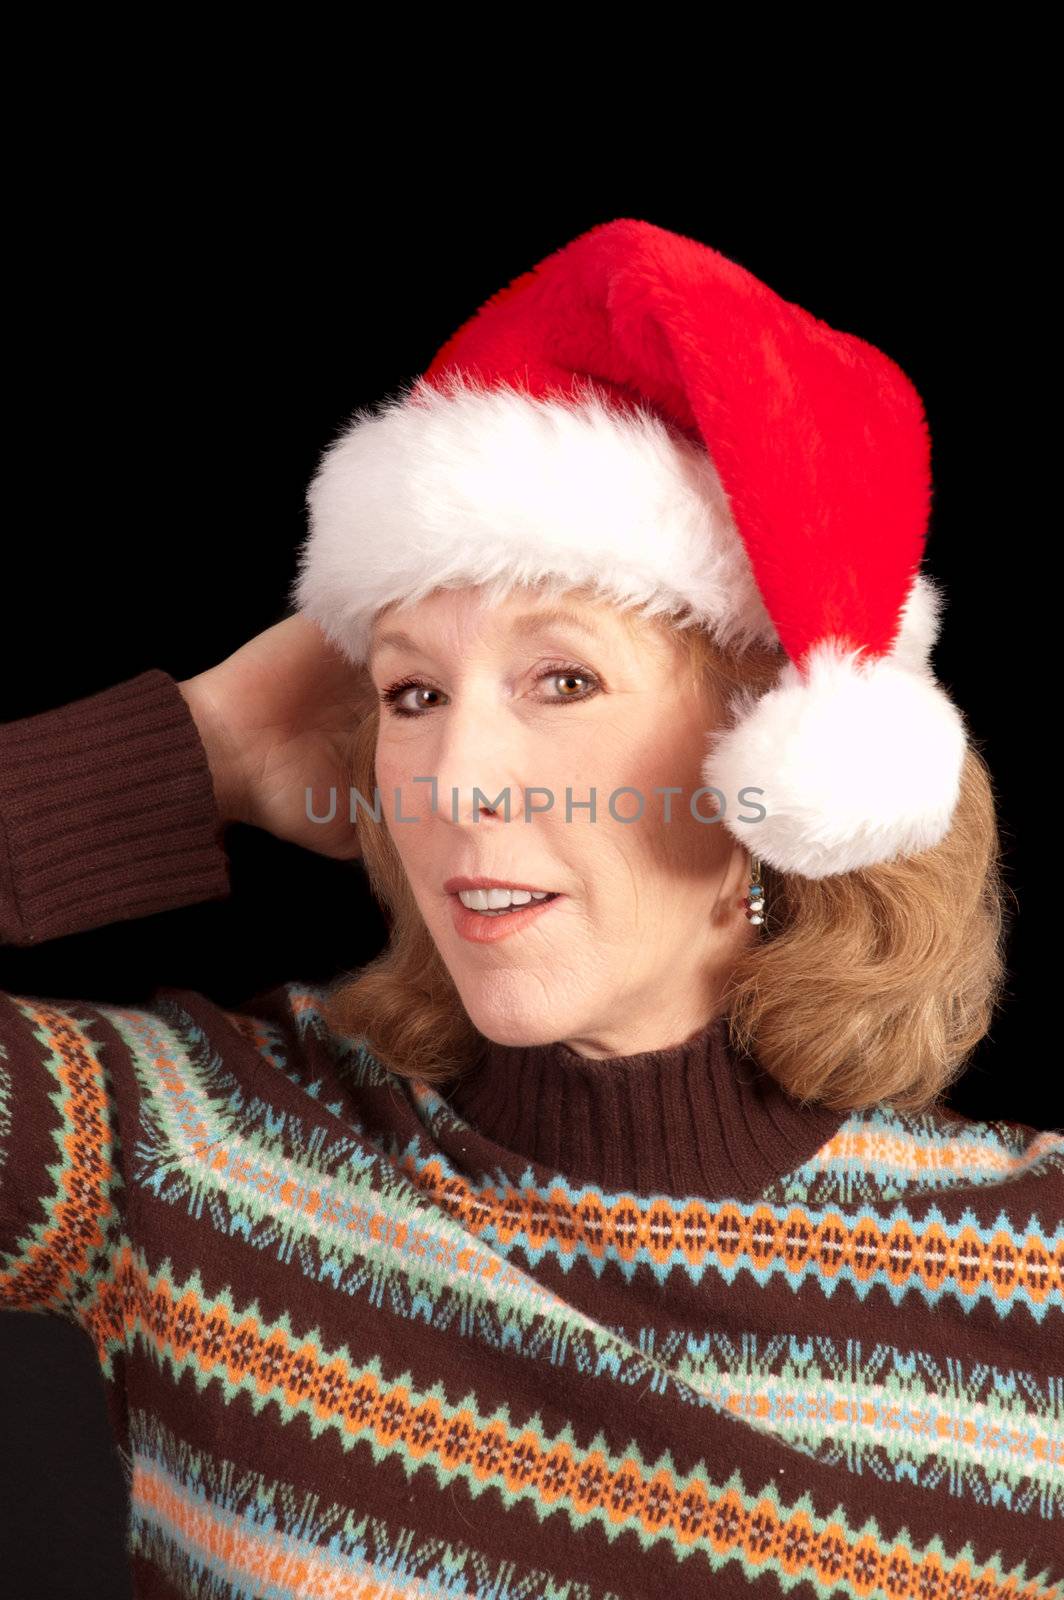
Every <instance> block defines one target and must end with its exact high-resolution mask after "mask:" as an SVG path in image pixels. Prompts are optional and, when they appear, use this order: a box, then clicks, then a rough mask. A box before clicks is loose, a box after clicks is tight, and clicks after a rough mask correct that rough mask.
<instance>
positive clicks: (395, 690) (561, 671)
mask: <svg viewBox="0 0 1064 1600" xmlns="http://www.w3.org/2000/svg"><path fill="white" fill-rule="evenodd" d="M554 678H557V679H559V680H561V681H563V682H567V683H571V682H572V681H573V680H574V679H575V680H576V682H577V683H578V684H583V685H585V687H584V688H583V689H582V690H580V691H579V692H576V693H568V692H567V693H560V694H548V695H546V697H545V699H544V701H543V703H544V704H553V705H567V704H569V703H570V702H572V701H583V700H590V699H591V697H592V695H594V694H596V693H597V692H598V689H599V687H600V686H599V681H598V679H597V678H596V677H595V675H594V674H593V673H591V672H585V671H584V669H583V667H571V666H566V665H562V666H554V667H547V668H546V669H545V670H544V671H543V672H541V673H540V675H539V677H538V678H537V680H536V682H537V683H545V682H548V681H549V680H551V679H554ZM415 691H417V692H419V693H421V694H430V695H433V694H439V693H440V690H439V689H434V688H433V687H432V685H431V684H428V683H424V682H423V681H422V680H421V679H420V678H404V679H403V680H402V682H401V683H393V684H392V686H391V688H390V689H382V690H381V693H380V700H381V704H382V705H385V706H387V708H388V710H389V711H390V712H391V714H392V715H393V716H396V717H423V716H425V715H426V714H427V712H429V711H433V710H434V709H435V707H434V706H432V705H429V706H424V705H423V706H421V707H420V708H419V709H415V707H414V706H412V705H404V704H403V701H404V700H406V698H407V696H408V695H413V694H414V693H415Z"/></svg>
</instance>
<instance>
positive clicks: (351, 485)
mask: <svg viewBox="0 0 1064 1600" xmlns="http://www.w3.org/2000/svg"><path fill="white" fill-rule="evenodd" d="M307 505H308V508H309V513H310V533H309V535H308V538H307V540H306V541H305V544H304V546H303V547H302V549H301V551H300V553H299V558H298V560H299V568H300V572H299V577H298V579H297V581H296V583H295V585H294V587H293V600H294V602H295V604H296V606H297V607H298V609H299V610H301V611H303V612H304V613H305V614H306V615H307V616H309V617H311V618H312V619H313V620H314V621H315V622H317V623H318V625H319V626H320V627H321V628H322V630H323V632H324V633H325V634H326V635H327V636H328V637H329V638H330V639H331V640H332V641H333V642H334V643H335V644H336V645H337V646H338V647H339V648H340V649H341V650H342V651H344V652H345V653H346V654H347V655H348V657H349V658H350V659H351V660H354V661H358V660H363V659H364V658H365V652H366V647H367V644H368V640H369V633H370V626H371V623H372V620H373V617H374V615H375V614H376V613H377V612H378V611H379V610H381V609H382V608H383V607H384V606H386V605H389V604H392V603H397V604H400V605H401V604H402V603H407V604H410V605H413V604H415V603H416V602H417V601H418V600H421V599H424V598H425V596H427V595H428V594H429V593H431V592H432V591H433V590H434V589H437V588H440V587H448V588H457V587H465V586H467V585H469V586H472V585H486V586H488V587H489V590H490V591H491V592H490V595H489V598H490V599H493V600H498V599H499V598H501V596H502V595H503V594H504V593H505V592H507V591H509V590H510V589H511V588H513V587H514V586H516V585H521V584H528V585H536V584H543V583H549V584H552V585H554V586H555V587H560V586H564V587H573V588H576V587H580V586H582V585H587V584H589V585H591V586H592V587H593V588H594V589H595V590H597V591H598V593H599V594H600V595H601V596H602V598H603V599H604V600H607V601H613V602H614V603H615V604H617V605H622V606H639V607H640V608H641V609H642V612H643V614H644V615H645V616H648V617H649V616H669V617H673V616H677V615H678V614H683V615H680V622H681V623H682V625H683V626H688V625H690V624H692V623H693V624H701V625H702V626H705V627H708V628H709V630H710V631H711V632H712V633H713V635H714V637H716V638H717V639H718V640H719V641H720V643H722V644H733V645H735V646H737V647H742V646H745V645H749V644H753V643H764V644H772V643H778V635H777V633H776V629H775V625H774V624H773V622H772V619H771V617H770V616H769V614H768V611H767V610H766V608H765V604H764V601H763V600H762V598H761V595H760V592H759V591H758V588H757V585H756V583H755V582H754V578H753V573H752V571H751V568H750V562H749V558H748V556H747V553H746V549H745V546H744V545H743V542H742V539H741V538H740V536H739V533H738V531H737V529H736V526H735V522H734V520H733V518H732V515H731V511H730V508H729V505H728V500H727V497H726V495H725V493H724V489H723V487H722V485H721V482H720V478H719V476H718V474H717V471H716V468H715V467H714V465H713V463H712V461H711V460H710V458H709V456H708V455H707V454H706V452H705V450H704V449H702V448H701V447H700V446H699V445H697V444H695V443H694V442H692V441H688V440H686V439H684V438H682V437H680V436H678V435H676V434H674V433H673V432H672V431H671V430H670V429H669V428H667V427H666V425H665V424H664V422H662V421H661V420H660V419H659V418H658V417H656V416H655V415H654V414H653V413H651V412H647V411H641V412H640V414H639V415H638V416H634V415H632V416H629V415H626V414H622V413H620V412H618V411H617V410H616V409H615V408H612V407H610V406H609V405H608V404H607V403H605V402H603V401H602V400H600V399H599V398H598V397H597V396H590V395H589V396H586V397H585V398H583V399H582V400H581V403H580V405H579V406H574V405H572V404H568V403H566V402H563V401H558V400H555V399H543V398H537V397H534V396H531V395H527V394H524V393H522V392H520V391H518V390H515V389H512V388H509V387H501V388H498V389H484V388H480V387H475V386H465V385H463V384H461V383H460V382H455V383H454V384H453V385H452V386H451V388H450V390H449V392H447V393H446V394H444V393H441V392H439V391H435V390H427V391H425V392H424V394H423V396H422V398H420V399H419V400H418V401H417V403H416V404H415V403H412V402H410V401H409V400H406V399H404V398H398V399H396V398H393V399H390V400H386V401H385V402H383V405H382V406H381V407H380V408H378V410H377V411H376V412H375V413H374V412H357V413H356V414H355V417H354V419H353V420H352V422H351V423H350V424H349V425H348V427H347V428H346V430H345V431H344V432H343V433H342V434H341V436H340V437H339V438H338V439H337V440H336V441H335V442H334V443H333V444H331V445H330V446H329V448H328V450H327V451H326V452H325V454H324V456H323V458H322V461H321V463H320V465H319V467H318V471H317V472H316V474H315V476H314V478H313V479H312V481H311V483H310V486H309V488H308V490H307Z"/></svg>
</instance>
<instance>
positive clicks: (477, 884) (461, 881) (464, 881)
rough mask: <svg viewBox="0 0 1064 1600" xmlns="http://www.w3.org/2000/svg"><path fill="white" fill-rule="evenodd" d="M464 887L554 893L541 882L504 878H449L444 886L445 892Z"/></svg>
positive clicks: (529, 892) (456, 890)
mask: <svg viewBox="0 0 1064 1600" xmlns="http://www.w3.org/2000/svg"><path fill="white" fill-rule="evenodd" d="M462 889H519V890H521V891H522V892H524V893H527V894H554V893H556V891H555V890H554V889H546V888H544V887H543V885H542V884H539V883H513V882H510V881H508V880H504V879H503V878H465V877H458V878H448V879H447V882H446V883H445V884H444V886H443V890H444V893H445V894H458V893H459V892H460V891H461V890H462Z"/></svg>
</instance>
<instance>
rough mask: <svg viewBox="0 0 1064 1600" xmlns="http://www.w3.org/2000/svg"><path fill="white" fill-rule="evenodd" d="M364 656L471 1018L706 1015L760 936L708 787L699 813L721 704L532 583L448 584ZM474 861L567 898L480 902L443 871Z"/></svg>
mask: <svg viewBox="0 0 1064 1600" xmlns="http://www.w3.org/2000/svg"><path fill="white" fill-rule="evenodd" d="M559 605H561V606H562V608H563V609H564V610H565V611H566V612H568V613H571V620H566V619H563V618H559V617H556V616H555V614H554V613H555V609H556V608H557V607H558V606H559ZM581 624H582V626H581ZM398 632H401V633H402V634H404V635H406V636H407V637H406V640H396V639H394V638H392V637H391V636H392V635H394V634H396V633H398ZM370 668H371V671H372V675H373V681H374V684H375V686H376V688H377V690H378V691H379V692H380V693H382V694H386V693H389V692H391V693H390V701H391V703H386V704H383V705H382V706H381V715H380V733H379V736H378V741H377V757H376V781H377V785H378V788H379V790H380V797H381V805H382V813H383V816H384V817H385V819H386V822H387V826H388V828H389V831H390V833H391V836H392V838H393V840H394V842H395V846H396V848H397V850H398V852H399V855H400V858H401V860H402V863H403V866H404V868H405V871H406V874H407V876H408V878H409V882H410V887H411V889H412V892H413V894H414V896H415V898H416V900H417V903H418V906H419V908H420V910H421V913H422V915H423V917H424V919H425V922H426V924H427V926H428V928H429V931H430V933H431V935H432V937H433V939H434V941H435V943H436V945H437V946H438V948H439V951H440V954H441V956H442V959H443V961H444V963H445V964H446V966H447V969H448V971H449V972H450V974H451V976H452V978H453V980H454V983H455V985H456V987H457V989H458V992H459V994H460V996H461V999H462V1002H463V1004H464V1006H465V1008H466V1010H467V1012H468V1014H469V1017H470V1019H471V1021H472V1022H473V1024H474V1026H475V1027H477V1028H478V1029H479V1030H480V1032H481V1033H483V1034H485V1035H486V1036H487V1037H488V1038H491V1039H494V1040H495V1041H497V1042H498V1043H502V1044H544V1043H549V1042H551V1041H554V1040H559V1039H560V1040H564V1041H565V1042H566V1043H568V1044H569V1045H570V1047H571V1048H572V1049H574V1050H576V1051H577V1052H578V1053H579V1054H581V1055H586V1056H592V1057H604V1056H612V1055H626V1054H633V1053H635V1052H637V1051H640V1050H644V1049H654V1048H658V1047H660V1046H661V1045H663V1044H665V1043H674V1042H679V1041H680V1040H681V1039H683V1038H686V1037H688V1036H689V1035H690V1034H691V1033H692V1032H694V1031H695V1030H696V1029H698V1028H700V1027H701V1026H702V1025H703V1024H704V1023H705V1022H706V1021H708V1020H709V1018H710V1017H711V1016H712V1015H713V1014H714V1013H715V1012H716V1011H717V1010H718V1009H719V984H720V980H721V977H722V975H723V972H724V969H725V967H726V965H727V964H728V963H729V961H730V960H731V959H733V958H734V957H735V956H736V955H737V954H738V952H739V949H740V948H741V946H742V945H743V944H744V943H746V942H747V940H748V939H749V938H750V936H751V934H752V932H753V930H752V929H751V927H750V925H749V924H748V923H747V922H746V920H745V918H744V915H743V911H742V906H741V901H742V896H743V894H744V892H745V883H746V876H747V872H748V870H749V867H748V861H747V856H746V852H745V851H743V850H742V849H741V848H740V847H739V846H738V845H737V844H736V843H735V842H734V841H733V840H731V838H730V836H729V835H728V834H727V833H726V831H725V830H724V829H723V828H722V827H721V825H720V823H719V822H712V821H710V820H709V819H710V818H712V817H713V815H714V804H713V798H712V796H711V795H709V794H702V795H701V796H700V797H697V798H696V799H695V802H694V810H695V812H697V813H698V816H701V817H702V818H703V820H701V821H700V820H698V816H696V815H693V814H692V807H691V797H692V795H694V794H695V791H696V790H698V789H700V788H701V786H702V779H701V777H700V766H701V761H702V758H703V756H704V754H705V749H706V734H707V732H708V731H709V729H710V728H712V727H713V726H714V724H715V722H716V720H717V718H718V717H719V715H720V711H721V708H720V707H719V706H718V705H715V704H712V703H711V702H710V700H709V698H708V693H707V692H704V691H703V692H700V691H698V690H696V689H695V688H694V686H693V685H692V684H691V681H690V679H689V677H688V675H687V673H686V671H685V670H684V669H683V667H682V664H681V659H680V657H679V655H678V653H677V652H676V650H675V647H674V645H673V643H672V641H671V640H670V638H669V637H668V634H667V633H663V632H659V631H658V629H657V628H656V627H654V625H653V624H649V623H646V622H644V621H642V620H641V619H638V618H636V619H633V617H632V615H631V613H629V614H627V616H622V614H621V613H620V612H619V611H618V610H616V609H615V608H613V607H612V606H610V605H609V604H605V603H603V604H599V603H591V602H588V601H587V600H584V599H583V598H579V599H578V598H574V597H566V598H565V600H564V602H558V601H557V600H554V601H552V600H550V599H548V598H545V597H544V598H541V597H538V596H536V595H535V594H534V593H533V592H530V591H525V592H524V593H521V592H517V593H515V594H513V595H511V596H510V597H509V598H508V599H507V600H505V601H504V602H502V603H499V604H495V605H490V606H489V605H488V604H487V603H486V601H485V598H484V594H483V591H482V590H480V589H478V588H466V589H450V590H442V591H438V592H437V593H435V594H433V595H431V596H429V597H428V598H427V599H426V600H423V601H421V602H420V603H419V604H417V605H416V606H410V607H404V608H402V609H401V610H396V609H395V608H394V607H389V608H388V609H387V610H385V611H383V612H381V613H380V614H379V615H378V617H377V619H376V621H375V624H374V629H373V634H372V638H371V656H370ZM404 712H406V713H409V714H407V715H403V713H404ZM433 778H435V799H436V808H435V811H434V810H433V798H434V796H433V789H434V785H433V782H432V779H433ZM474 788H479V790H480V791H481V793H480V795H478V796H477V797H476V800H477V804H476V805H474ZM663 788H672V789H673V790H674V791H675V790H679V792H678V793H677V792H674V793H672V794H671V795H665V794H663V793H661V790H662V789H663ZM507 790H508V791H509V797H510V820H509V821H507V820H506V813H505V805H504V799H503V796H504V791H507ZM616 790H623V791H624V792H623V793H620V794H615V793H614V792H615V791H616ZM632 790H634V791H635V793H632V792H630V791H632ZM592 791H594V795H595V811H594V815H592V812H591V810H590V808H589V805H588V802H589V801H590V800H591V798H592ZM611 796H613V797H614V798H613V801H612V810H611ZM366 799H367V800H370V799H372V797H370V796H367V797H366ZM567 799H568V801H569V807H568V816H567ZM728 801H729V804H734V803H735V800H734V797H728ZM496 802H498V803H497V804H496ZM667 803H671V820H670V821H666V820H665V819H666V816H667V814H668V813H667V811H666V805H667ZM545 808H547V809H545ZM640 810H641V811H642V815H641V816H640ZM400 819H403V820H400ZM405 819H416V820H405ZM618 819H620V820H618ZM626 819H627V820H626ZM481 876H483V877H488V878H494V879H498V880H500V881H501V882H503V883H512V884H518V885H526V886H528V887H530V888H535V889H539V890H548V891H552V892H554V893H556V894H557V895H558V898H557V899H555V900H553V901H551V902H550V903H549V904H546V905H545V906H542V907H541V908H539V909H536V910H534V911H532V912H519V913H518V914H516V915H515V916H514V917H513V919H512V922H511V919H510V918H507V917H498V918H488V919H484V918H478V917H477V916H476V913H475V912H473V913H470V912H468V911H465V910H463V908H462V906H461V904H460V903H459V901H458V897H457V895H456V894H455V893H452V892H449V891H448V889H447V888H446V887H445V885H446V884H447V882H448V880H449V879H452V878H455V877H468V878H477V877H481ZM531 904H532V905H533V906H539V903H538V902H531ZM474 919H475V920H474Z"/></svg>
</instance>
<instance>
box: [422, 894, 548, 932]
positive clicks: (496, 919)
mask: <svg viewBox="0 0 1064 1600" xmlns="http://www.w3.org/2000/svg"><path fill="white" fill-rule="evenodd" d="M525 892H526V893H528V894H529V896H531V894H532V891H531V890H528V891H525ZM536 892H537V893H538V894H540V896H541V898H539V899H532V898H529V899H528V900H527V901H522V902H521V903H520V904H511V905H509V906H494V907H493V906H487V907H486V908H485V909H483V910H475V909H472V908H471V907H469V906H466V905H463V904H462V901H461V899H460V898H459V896H458V894H457V892H456V893H453V894H450V895H448V899H449V901H450V904H451V915H452V918H453V920H454V927H455V932H456V933H458V934H459V936H460V937H461V938H463V939H466V940H468V941H469V943H470V944H493V943H495V942H496V941H497V940H498V939H504V938H507V937H508V936H509V935H511V934H515V933H519V932H521V930H522V929H523V928H527V927H530V926H531V924H532V923H533V922H537V921H538V920H539V919H540V917H544V916H549V915H550V910H551V907H552V906H555V905H557V904H558V902H559V901H560V900H564V899H565V896H564V895H563V894H555V893H553V892H550V891H536ZM471 897H472V896H471ZM478 898H479V899H482V900H486V899H487V898H488V896H487V893H486V891H482V892H481V894H480V895H479V896H478Z"/></svg>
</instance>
